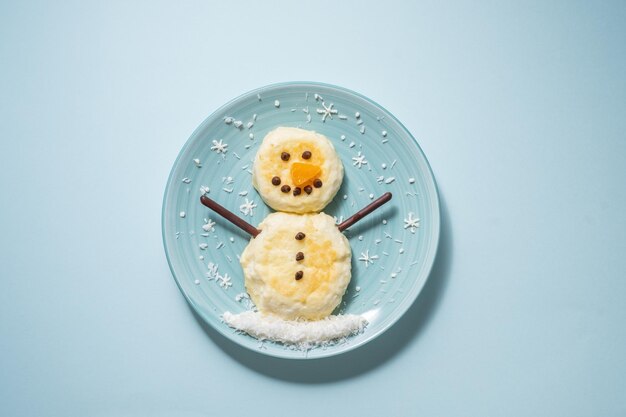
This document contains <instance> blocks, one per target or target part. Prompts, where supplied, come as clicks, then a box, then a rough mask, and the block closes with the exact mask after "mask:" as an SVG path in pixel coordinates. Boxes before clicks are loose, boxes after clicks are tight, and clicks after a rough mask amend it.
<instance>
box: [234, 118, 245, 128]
mask: <svg viewBox="0 0 626 417" xmlns="http://www.w3.org/2000/svg"><path fill="white" fill-rule="evenodd" d="M233 126H235V127H236V128H237V129H241V128H242V127H243V122H242V121H241V120H235V121H234V122H233Z"/></svg>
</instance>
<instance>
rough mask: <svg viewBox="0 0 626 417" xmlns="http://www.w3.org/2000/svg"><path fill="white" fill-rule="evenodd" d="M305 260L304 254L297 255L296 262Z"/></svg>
mask: <svg viewBox="0 0 626 417" xmlns="http://www.w3.org/2000/svg"><path fill="white" fill-rule="evenodd" d="M303 259H304V253H302V252H298V253H296V261H301V260H303Z"/></svg>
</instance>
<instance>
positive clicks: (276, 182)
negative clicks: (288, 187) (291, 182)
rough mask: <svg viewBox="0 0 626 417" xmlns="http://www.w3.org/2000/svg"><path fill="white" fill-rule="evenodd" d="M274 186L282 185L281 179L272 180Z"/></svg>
mask: <svg viewBox="0 0 626 417" xmlns="http://www.w3.org/2000/svg"><path fill="white" fill-rule="evenodd" d="M272 184H274V185H280V178H278V177H274V178H272Z"/></svg>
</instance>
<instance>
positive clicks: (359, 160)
mask: <svg viewBox="0 0 626 417" xmlns="http://www.w3.org/2000/svg"><path fill="white" fill-rule="evenodd" d="M352 160H353V161H354V162H352V165H354V166H355V167H357V168H359V169H361V167H362V166H363V165H367V159H365V155H362V154H361V152H360V151H359V153H358V154H357V156H355V157H353V158H352Z"/></svg>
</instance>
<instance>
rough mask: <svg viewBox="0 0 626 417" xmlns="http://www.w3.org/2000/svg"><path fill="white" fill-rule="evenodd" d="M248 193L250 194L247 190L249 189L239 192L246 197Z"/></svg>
mask: <svg viewBox="0 0 626 417" xmlns="http://www.w3.org/2000/svg"><path fill="white" fill-rule="evenodd" d="M247 195H248V192H247V191H240V192H239V196H241V197H245V196H247Z"/></svg>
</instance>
